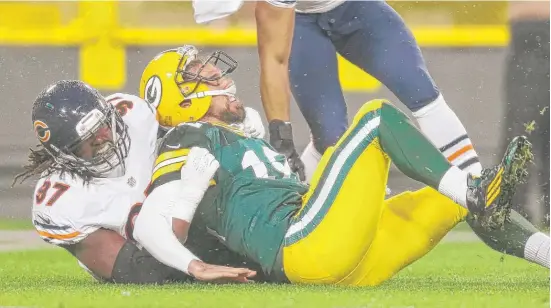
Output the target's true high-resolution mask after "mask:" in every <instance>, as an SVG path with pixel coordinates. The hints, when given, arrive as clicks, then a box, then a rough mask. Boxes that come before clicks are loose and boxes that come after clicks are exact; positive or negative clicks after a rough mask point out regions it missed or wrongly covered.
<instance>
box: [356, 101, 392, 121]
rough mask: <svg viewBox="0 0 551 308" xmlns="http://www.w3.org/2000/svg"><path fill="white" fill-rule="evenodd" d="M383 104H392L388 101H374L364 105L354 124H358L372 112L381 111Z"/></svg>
mask: <svg viewBox="0 0 551 308" xmlns="http://www.w3.org/2000/svg"><path fill="white" fill-rule="evenodd" d="M383 104H390V102H389V101H387V100H386V99H373V100H370V101H368V102H367V103H365V104H363V106H362V107H361V108H360V110H358V112H357V113H356V115H355V116H354V120H353V123H354V124H356V123H358V122H360V120H361V119H362V118H363V117H365V116H366V115H367V114H369V113H370V112H372V111H375V110H378V109H381V107H382V106H383Z"/></svg>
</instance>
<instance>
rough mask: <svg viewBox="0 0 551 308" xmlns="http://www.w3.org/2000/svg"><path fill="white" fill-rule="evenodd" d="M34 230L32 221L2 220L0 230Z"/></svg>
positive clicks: (0, 219) (0, 220)
mask: <svg viewBox="0 0 551 308" xmlns="http://www.w3.org/2000/svg"><path fill="white" fill-rule="evenodd" d="M32 229H34V227H33V224H32V222H31V220H30V219H8V218H0V230H32Z"/></svg>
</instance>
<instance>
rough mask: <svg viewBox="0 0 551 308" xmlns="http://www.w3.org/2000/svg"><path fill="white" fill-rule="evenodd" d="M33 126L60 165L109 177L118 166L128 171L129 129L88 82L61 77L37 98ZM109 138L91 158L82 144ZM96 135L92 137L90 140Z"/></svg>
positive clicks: (96, 175) (94, 175)
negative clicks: (126, 164) (82, 149)
mask: <svg viewBox="0 0 551 308" xmlns="http://www.w3.org/2000/svg"><path fill="white" fill-rule="evenodd" d="M32 121H33V128H34V132H35V133H36V136H37V138H38V140H39V141H40V143H41V144H42V146H43V147H44V149H45V150H46V151H47V152H48V153H49V154H50V155H51V156H52V157H53V159H54V160H55V162H56V163H57V164H58V165H60V166H61V167H63V168H65V169H67V170H68V171H71V172H76V173H77V174H85V175H88V176H92V177H106V176H108V175H109V174H110V173H111V172H112V171H113V170H114V169H115V168H122V173H124V171H125V164H124V160H125V158H126V156H127V155H128V151H129V149H130V136H129V135H128V128H127V126H126V124H125V123H124V122H123V120H122V118H121V116H120V115H119V113H118V112H117V110H116V109H115V107H114V106H113V105H112V104H110V103H108V102H106V101H105V98H104V97H103V96H102V95H101V94H100V93H99V92H98V91H97V90H95V89H93V88H92V87H90V86H89V85H87V84H85V83H83V82H81V81H77V80H62V81H59V82H56V83H55V84H53V85H51V86H49V87H48V88H46V89H45V90H44V91H43V92H42V93H40V95H39V96H38V97H37V98H36V100H35V102H34V106H33V111H32ZM100 131H101V132H102V133H103V134H107V133H109V134H112V138H111V136H110V135H108V137H109V138H104V139H109V140H107V141H106V140H103V141H101V142H100V143H99V144H95V146H96V149H95V150H94V151H92V154H91V155H89V156H90V157H82V155H81V154H80V152H81V147H82V145H83V144H84V143H85V142H88V143H90V141H93V140H95V139H96V135H97V134H99V133H100ZM90 138H93V139H90Z"/></svg>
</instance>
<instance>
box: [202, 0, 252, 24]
mask: <svg viewBox="0 0 551 308" xmlns="http://www.w3.org/2000/svg"><path fill="white" fill-rule="evenodd" d="M243 2H245V1H244V0H193V11H194V17H195V22H197V23H198V24H203V23H208V22H211V21H213V20H216V19H220V18H224V17H227V16H230V15H231V14H233V13H235V12H237V11H239V9H240V8H241V6H242V5H243Z"/></svg>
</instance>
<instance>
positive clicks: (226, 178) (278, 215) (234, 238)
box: [149, 122, 308, 273]
mask: <svg viewBox="0 0 551 308" xmlns="http://www.w3.org/2000/svg"><path fill="white" fill-rule="evenodd" d="M192 147H202V148H205V149H207V150H209V152H210V153H211V154H212V155H214V157H215V158H216V160H218V162H219V163H220V168H219V169H218V171H217V172H216V174H215V176H214V177H213V181H211V186H210V187H209V189H208V190H207V192H206V193H205V196H204V197H203V199H202V201H201V203H200V204H199V207H198V209H197V211H196V214H195V215H196V216H197V215H200V216H201V221H202V222H203V223H204V224H205V227H206V229H207V230H208V231H209V233H211V234H213V235H215V236H216V237H218V238H219V239H220V240H221V241H222V242H223V243H224V244H225V245H226V246H227V247H228V248H229V249H230V250H233V251H235V252H237V253H240V254H242V255H244V256H245V257H247V258H249V259H251V260H253V261H255V262H257V263H259V264H260V265H261V266H262V268H263V270H264V271H265V272H266V273H270V272H271V271H272V267H273V266H274V263H275V262H276V258H277V255H278V253H279V250H280V248H281V245H282V244H283V241H284V238H285V233H286V232H287V229H288V228H289V225H290V220H291V217H292V216H293V215H294V214H296V213H297V211H298V210H299V209H300V207H301V205H302V196H303V195H304V194H305V193H306V191H307V190H308V187H307V186H305V185H303V184H302V183H301V182H300V181H299V180H298V177H297V176H296V175H295V174H294V173H292V172H291V170H290V167H289V165H288V163H287V160H286V158H285V156H284V155H282V154H279V153H277V152H276V151H275V150H274V149H273V148H272V147H271V146H270V145H269V144H268V143H267V142H265V141H264V140H262V139H256V138H248V137H246V136H244V135H243V133H242V132H240V131H239V130H237V129H234V128H232V127H229V126H227V125H213V124H209V123H203V122H194V123H185V124H182V125H180V126H178V127H176V128H174V129H172V130H170V131H169V132H168V133H167V135H166V136H165V137H164V139H163V141H162V143H161V144H160V147H159V153H158V154H159V158H161V157H163V158H166V160H165V161H164V163H163V159H162V158H161V161H159V159H157V163H156V164H157V165H158V166H159V165H161V164H163V166H166V165H167V164H168V162H167V161H168V160H170V159H172V160H173V161H178V158H177V156H178V155H181V156H183V155H187V152H188V150H189V149H191V148H192ZM180 161H181V159H180ZM156 169H158V170H159V171H160V170H161V169H166V170H168V171H166V172H163V173H162V174H160V173H157V174H156V173H155V172H154V175H153V181H152V183H151V186H150V188H149V191H152V190H153V189H155V187H158V186H160V185H162V184H164V183H167V182H170V181H173V180H177V179H179V178H180V170H179V169H176V168H172V169H170V168H169V167H165V168H160V169H159V168H156Z"/></svg>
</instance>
